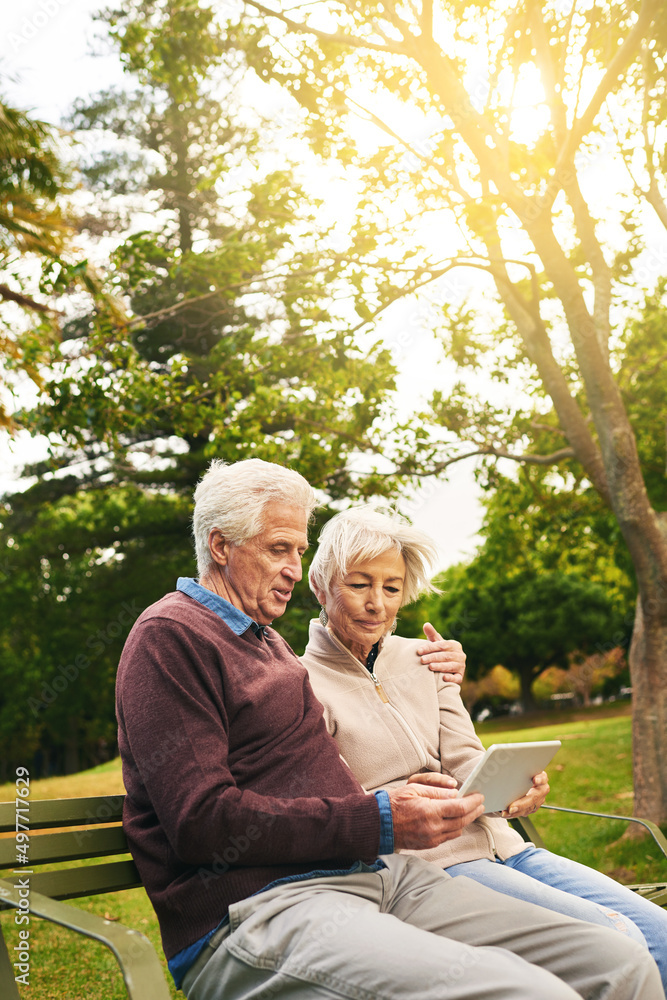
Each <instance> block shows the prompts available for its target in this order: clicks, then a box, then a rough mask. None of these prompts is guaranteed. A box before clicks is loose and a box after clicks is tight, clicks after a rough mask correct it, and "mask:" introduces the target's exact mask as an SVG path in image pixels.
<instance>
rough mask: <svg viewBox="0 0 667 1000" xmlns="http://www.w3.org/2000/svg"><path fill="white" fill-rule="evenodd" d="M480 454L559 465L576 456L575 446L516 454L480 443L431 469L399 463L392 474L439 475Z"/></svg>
mask: <svg viewBox="0 0 667 1000" xmlns="http://www.w3.org/2000/svg"><path fill="white" fill-rule="evenodd" d="M479 455H491V456H492V457H494V458H507V459H509V460H510V461H511V462H520V463H521V464H522V465H557V464H558V462H562V461H563V460H564V459H566V458H576V457H577V456H576V455H575V452H574V448H560V449H559V450H558V451H554V452H552V453H551V454H550V455H515V454H513V453H512V452H511V451H506V450H505V449H504V448H496V447H495V445H491V444H489V445H480V446H479V447H478V448H475V449H474V451H465V452H463V453H462V454H461V455H453V456H452V457H451V458H446V459H444V460H443V461H442V462H436V463H435V465H433V466H432V467H431V468H430V469H425V470H423V471H421V472H415V471H414V470H413V469H411V468H409V467H408V466H407V465H405V464H404V465H399V466H398V468H396V469H394V471H393V472H392V473H390V475H392V476H397V475H411V476H419V477H420V478H421V477H422V476H438V475H440V473H441V472H444V471H445V469H447V468H449V466H450V465H455V464H456V463H457V462H463V461H464V460H465V459H466V458H475V457H476V456H479Z"/></svg>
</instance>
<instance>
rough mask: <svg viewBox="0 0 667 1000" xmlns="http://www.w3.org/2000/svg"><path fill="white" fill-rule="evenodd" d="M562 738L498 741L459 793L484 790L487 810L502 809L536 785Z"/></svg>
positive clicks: (495, 810)
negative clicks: (536, 779) (533, 741)
mask: <svg viewBox="0 0 667 1000" xmlns="http://www.w3.org/2000/svg"><path fill="white" fill-rule="evenodd" d="M560 745H561V744H560V740H546V741H544V742H540V743H494V744H493V746H490V747H489V749H488V750H487V751H486V753H485V754H484V756H483V757H482V758H481V759H480V760H479V762H478V763H477V764H476V765H475V767H474V769H473V770H472V771H471V773H470V774H469V775H468V777H467V778H466V780H465V781H464V782H463V784H462V785H461V787H460V789H459V791H458V793H457V794H458V795H469V794H470V793H471V792H482V794H483V795H484V812H500V811H501V810H502V809H506V808H507V806H508V805H510V803H511V802H514V800H515V799H520V798H521V796H522V795H525V794H526V792H527V791H528V789H529V788H530V787H531V786H532V783H533V775H535V774H539V772H540V771H543V770H544V768H545V767H546V766H547V764H548V763H549V761H550V760H551V758H552V757H553V756H554V754H555V753H556V751H557V750H558V748H559V747H560Z"/></svg>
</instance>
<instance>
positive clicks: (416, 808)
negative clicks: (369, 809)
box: [389, 771, 484, 851]
mask: <svg viewBox="0 0 667 1000" xmlns="http://www.w3.org/2000/svg"><path fill="white" fill-rule="evenodd" d="M389 801H390V802H391V816H392V820H393V824H394V847H395V848H396V849H398V848H399V847H404V848H408V849H410V850H415V851H416V850H422V849H423V848H425V847H437V846H438V844H442V843H444V841H445V840H453V839H454V838H455V837H460V836H461V833H462V831H463V829H464V828H465V827H466V826H468V824H469V823H472V822H473V821H474V820H476V819H477V818H478V817H479V816H481V815H482V813H483V812H484V796H483V795H480V794H479V793H478V792H476V793H475V794H474V795H466V796H464V797H463V798H460V799H457V798H456V781H455V780H454V778H450V777H449V775H446V774H437V773H436V772H435V771H428V772H426V773H424V774H413V775H411V777H409V778H408V783H407V785H403V787H402V788H395V789H392V791H390V792H389Z"/></svg>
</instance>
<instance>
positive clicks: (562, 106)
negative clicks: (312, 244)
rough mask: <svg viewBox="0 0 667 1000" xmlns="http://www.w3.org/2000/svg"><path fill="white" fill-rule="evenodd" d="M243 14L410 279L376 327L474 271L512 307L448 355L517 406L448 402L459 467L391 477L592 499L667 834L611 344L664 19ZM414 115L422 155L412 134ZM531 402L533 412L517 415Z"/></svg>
mask: <svg viewBox="0 0 667 1000" xmlns="http://www.w3.org/2000/svg"><path fill="white" fill-rule="evenodd" d="M245 7H246V17H245V18H244V19H243V21H242V24H241V26H240V29H239V32H238V39H239V44H242V45H244V46H245V49H246V51H247V52H248V53H249V58H250V59H251V60H252V61H253V65H254V66H255V67H256V69H257V72H258V73H259V75H260V76H261V77H262V78H263V79H269V78H274V79H276V80H278V81H280V82H281V83H282V84H283V85H284V86H286V87H287V88H288V89H289V90H290V92H291V93H292V95H293V96H294V98H295V100H296V101H298V102H300V103H301V105H302V106H303V107H304V108H305V109H306V111H307V116H308V123H309V125H310V132H311V136H312V139H313V142H314V143H315V144H316V145H317V148H319V149H321V150H323V151H340V155H341V156H342V157H345V158H346V161H347V162H350V161H353V162H354V164H355V168H356V169H357V170H358V171H359V173H360V174H362V175H363V176H364V177H365V179H366V191H367V193H368V201H373V202H374V204H375V213H374V216H373V219H372V220H369V218H368V216H366V217H365V219H364V214H363V213H364V211H365V210H366V209H365V208H364V206H363V205H362V216H361V222H360V226H361V228H360V229H359V232H360V233H362V232H365V233H366V234H371V236H372V237H373V238H374V239H375V241H376V243H377V244H378V245H379V246H382V247H384V248H386V247H387V246H390V247H391V248H392V251H393V254H394V256H393V260H394V261H395V262H396V266H395V267H394V268H393V269H391V268H389V269H388V270H389V272H390V273H388V274H387V273H385V274H384V275H383V277H382V279H381V280H378V281H377V282H376V284H375V287H374V289H371V288H370V287H369V286H368V284H367V286H366V288H365V289H364V294H365V296H366V300H367V309H368V318H369V319H372V318H373V317H374V316H376V315H378V314H379V313H380V312H381V311H382V310H384V309H385V308H387V306H388V305H389V304H390V303H391V302H392V301H395V299H396V298H397V297H399V296H401V295H404V294H406V293H412V292H414V291H415V290H417V289H418V288H420V287H422V286H424V285H425V284H433V283H434V282H437V281H438V280H442V278H443V276H444V275H446V274H447V273H448V272H450V271H451V270H452V269H453V268H454V267H457V266H461V265H465V266H468V267H473V268H476V269H477V270H479V271H480V272H482V273H483V274H485V275H486V276H487V278H488V280H489V282H490V283H491V284H492V285H493V286H494V288H495V293H496V295H497V300H498V302H499V303H500V304H502V308H503V311H504V318H503V317H501V318H500V321H499V322H496V323H494V324H493V326H494V327H495V331H494V335H489V334H488V318H487V331H486V332H485V331H484V330H480V324H479V323H478V324H477V326H476V327H474V326H473V324H472V322H470V321H468V322H467V323H466V317H465V316H462V315H461V314H459V315H458V316H457V315H453V314H451V310H450V322H449V330H450V334H451V337H450V341H449V347H450V350H451V354H452V356H453V357H455V358H456V359H457V360H458V361H459V363H461V364H472V365H476V364H479V362H480V356H481V355H482V354H483V353H486V354H487V356H488V357H489V358H490V364H492V365H493V366H495V370H496V372H497V379H498V381H499V382H500V381H503V380H505V381H507V379H508V377H509V378H510V383H511V384H510V402H509V403H508V404H507V405H498V406H495V407H494V406H493V405H489V400H488V398H483V399H481V400H473V401H472V402H471V401H470V399H469V393H468V392H467V391H466V390H465V389H464V388H463V386H462V385H459V386H457V387H455V390H454V392H453V393H443V394H441V395H440V396H439V397H438V398H436V400H435V401H434V411H435V415H436V416H437V418H438V419H439V421H440V423H441V425H442V426H443V427H444V429H445V431H446V432H447V433H445V434H444V441H445V444H444V446H443V445H439V444H438V442H437V441H436V442H435V443H434V445H433V447H432V450H431V453H430V454H431V460H430V461H424V459H425V457H427V454H426V452H427V449H426V448H425V447H424V440H425V437H426V435H425V433H424V432H421V436H420V438H419V439H418V443H419V445H420V446H419V447H415V446H414V442H413V443H412V444H411V445H410V447H409V448H406V449H404V452H403V455H402V456H401V457H400V460H399V463H398V465H397V471H399V472H403V473H405V472H409V471H411V470H412V471H416V472H419V473H440V472H444V471H445V470H446V468H447V467H448V465H449V464H451V463H452V462H454V461H459V460H461V459H462V458H463V457H466V456H472V455H475V456H485V457H486V458H488V459H492V460H494V459H497V458H500V457H506V458H508V460H510V461H516V462H519V463H521V464H524V465H528V464H532V465H538V466H544V467H547V466H548V467H557V468H558V469H559V471H560V473H561V475H562V476H563V477H564V478H566V479H568V478H570V479H571V478H574V479H577V480H579V481H581V480H582V478H583V479H585V480H586V482H587V483H588V484H590V485H591V486H592V487H593V488H594V489H595V490H596V491H597V493H598V494H599V496H600V497H601V498H602V500H603V502H604V503H605V504H606V505H607V506H608V507H609V508H610V510H611V511H612V512H613V516H614V518H615V520H616V522H617V524H618V526H619V529H620V532H621V534H622V536H623V539H624V541H625V544H626V546H627V548H628V551H629V554H630V558H631V561H632V565H633V568H634V573H635V576H636V581H637V588H638V599H637V615H636V622H635V628H634V633H633V643H632V648H631V652H630V665H631V672H632V682H633V710H634V723H633V739H634V781H635V796H636V798H635V810H636V812H637V813H638V814H640V815H645V816H648V817H650V818H652V819H653V820H655V821H660V822H664V821H665V820H667V778H666V777H665V770H664V767H663V766H662V762H663V761H664V758H665V754H666V753H667V531H666V529H665V520H664V518H663V517H661V512H662V510H663V509H664V508H663V507H661V506H656V505H655V502H652V500H651V498H650V497H649V494H648V491H647V482H646V481H645V478H644V471H643V469H642V461H641V457H640V453H639V451H638V446H637V439H636V435H635V431H634V427H633V422H632V420H631V414H630V412H629V408H628V405H627V404H626V402H625V400H624V398H623V392H622V385H621V378H620V376H619V366H618V358H617V353H616V352H617V336H616V335H617V330H616V328H615V325H616V323H617V317H619V316H620V317H621V318H620V320H618V322H619V323H620V329H622V326H623V323H624V322H625V317H626V316H627V314H628V310H629V309H631V308H632V306H633V305H634V297H633V292H632V288H631V286H632V280H633V269H634V268H637V267H638V262H639V261H640V260H641V257H640V256H639V254H640V251H641V249H642V247H643V246H645V245H646V242H647V239H648V235H647V230H646V226H645V225H644V223H645V221H646V218H647V213H650V214H651V217H652V220H653V221H656V222H659V224H660V225H662V226H664V225H666V224H667V211H665V202H664V190H665V189H664V180H663V168H664V154H663V152H662V148H663V147H662V143H663V139H664V132H663V130H662V127H661V123H662V121H663V120H664V110H665V100H666V84H665V72H664V70H665V40H666V39H665V30H666V29H665V25H666V23H667V21H666V19H665V17H664V10H665V8H664V4H663V3H661V2H660V0H643V2H631V3H629V4H627V5H625V6H624V7H623V8H622V9H621V8H619V7H618V5H616V4H613V3H611V2H607V0H596V2H594V3H592V4H587V5H580V4H577V3H576V2H575V3H573V4H572V5H568V6H565V7H564V6H563V5H562V4H559V3H551V2H550V3H537V2H535V0H525V2H523V3H520V4H519V5H518V6H517V5H516V4H509V3H507V2H501V0H497V2H494V3H491V4H483V5H482V4H477V3H472V4H471V3H467V2H466V3H463V2H458V0H448V2H442V3H440V4H437V5H435V4H433V3H432V2H431V0H417V2H415V3H401V4H397V5H394V4H385V5H377V4H371V3H367V2H355V3H354V4H351V3H347V2H342V3H340V2H334V0H330V2H329V0H322V2H320V3H315V4H313V5H310V6H309V7H308V8H307V12H306V13H305V14H303V15H300V14H299V15H297V14H295V13H294V12H293V11H292V12H287V5H278V4H276V5H273V6H271V5H270V4H265V3H257V2H255V0H247V2H246V4H245ZM278 36H280V46H278V45H277V44H275V42H276V38H277V37H278ZM522 100H523V101H524V102H525V104H526V107H524V108H521V106H520V105H521V101H522ZM360 105H363V106H362V108H361V111H360V112H359V113H360V114H363V115H365V117H366V120H367V122H369V123H373V124H374V125H375V126H376V127H377V128H379V129H381V130H383V132H384V134H385V136H386V137H388V139H386V140H385V141H386V143H388V145H385V146H383V147H382V148H380V149H379V150H378V151H377V153H372V154H371V155H366V156H362V155H356V156H355V152H354V148H353V144H352V143H351V142H350V138H349V133H348V132H347V131H346V125H347V118H348V117H349V114H350V112H354V113H355V114H356V113H357V112H358V109H359V106H360ZM405 109H407V110H408V111H409V112H410V113H411V115H412V121H413V123H415V126H416V127H414V132H413V135H406V134H405V129H402V126H401V125H400V124H399V120H400V119H399V114H398V112H399V111H401V110H403V111H404V110H405ZM406 117H407V116H406V115H405V113H403V115H402V121H405V120H406ZM417 123H418V124H417ZM419 130H421V136H419V135H418V137H417V139H414V137H413V136H414V133H416V132H418V131H419ZM600 150H602V153H603V154H604V155H599V151H600ZM596 157H597V160H596ZM593 166H595V167H596V169H595V170H594V169H593ZM587 170H590V171H591V172H592V173H593V174H594V177H595V179H596V180H597V190H596V186H595V183H593V184H592V185H591V184H589V183H588V181H589V177H588V176H587ZM627 171H629V172H630V174H631V180H630V181H629V182H628V183H625V182H624V181H623V180H622V178H621V173H622V172H627ZM624 176H625V173H624ZM603 180H604V181H605V182H606V181H608V180H612V181H613V182H614V191H615V192H616V194H614V196H613V203H612V204H610V203H609V197H607V198H606V199H605V200H604V201H602V200H600V199H599V197H598V193H599V189H601V188H602V186H603V183H602V182H603ZM371 196H372V197H371ZM367 204H368V202H367ZM381 208H382V209H384V215H385V219H386V229H385V231H384V232H382V233H380V232H378V227H379V225H380V220H381V219H382V211H381ZM445 209H447V210H449V211H450V212H451V213H453V217H454V218H455V220H456V224H457V225H458V227H459V231H460V234H461V240H460V247H456V246H448V247H447V248H436V249H435V250H431V251H429V250H428V249H425V250H424V251H423V252H422V253H421V254H420V253H419V252H418V251H417V250H416V249H415V242H414V236H415V224H414V220H415V218H416V217H423V216H424V215H426V214H429V213H442V212H443V210H445ZM602 215H604V218H602ZM432 217H433V218H434V219H435V218H440V219H442V215H440V216H437V215H435V214H433V216H432ZM364 221H365V222H366V229H365V230H363V225H362V224H363V222H364ZM642 226H643V228H642ZM407 236H410V237H411V239H410V241H409V242H408V241H407V239H406V237H407ZM385 257H387V258H391V253H390V252H389V253H385ZM655 259H656V258H654V264H653V275H654V276H655V270H656V265H655ZM657 262H658V268H659V267H660V259H659V257H658V258H657ZM473 312H476V310H473ZM661 351H662V353H664V337H663V339H662V347H661ZM659 356H660V355H659V353H658V354H657V355H656V356H654V357H652V358H651V359H650V360H649V367H650V366H651V365H655V364H656V362H657V360H658V357H659ZM644 370H646V368H644ZM508 373H511V374H509V375H508ZM520 391H523V392H524V393H525V394H528V395H532V396H533V399H534V403H533V404H532V405H526V406H523V407H521V406H518V405H517V404H516V397H517V395H520ZM524 398H525V396H524ZM649 718H650V719H651V720H652V722H651V725H650V726H649V725H647V724H646V720H647V719H649Z"/></svg>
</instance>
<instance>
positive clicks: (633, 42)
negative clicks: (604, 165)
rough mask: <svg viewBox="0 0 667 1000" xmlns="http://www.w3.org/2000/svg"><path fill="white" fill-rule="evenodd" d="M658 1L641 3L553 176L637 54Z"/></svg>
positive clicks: (569, 137)
mask: <svg viewBox="0 0 667 1000" xmlns="http://www.w3.org/2000/svg"><path fill="white" fill-rule="evenodd" d="M659 8H660V2H659V0H643V3H642V5H641V9H640V11H639V16H638V18H637V22H636V24H635V26H634V28H632V30H631V31H630V33H629V34H628V36H627V38H626V39H625V41H624V42H623V44H622V45H621V47H620V48H619V50H618V51H617V52H616V55H615V56H614V57H613V59H612V60H611V62H610V63H609V67H608V69H607V71H606V73H605V74H604V76H603V77H602V80H601V81H600V83H599V84H598V86H597V89H596V91H595V93H594V94H593V96H592V98H591V99H590V101H589V102H588V107H587V108H586V110H585V111H584V113H583V114H582V115H581V117H580V118H578V119H577V120H576V121H575V122H574V123H573V125H572V128H571V129H570V134H569V136H568V138H567V139H566V141H565V144H564V145H563V148H562V150H561V152H560V154H559V156H558V162H557V164H556V172H558V170H559V169H561V168H562V167H563V166H565V165H566V164H568V163H569V162H570V160H571V158H572V156H573V155H574V153H575V152H576V150H577V149H578V147H579V144H580V142H581V140H582V139H583V138H584V136H585V135H586V134H587V133H588V132H589V131H590V129H591V128H592V126H593V122H594V121H595V119H596V117H597V114H598V111H599V110H600V108H601V107H602V105H603V104H604V102H605V101H606V99H607V97H608V96H609V94H610V93H611V92H612V90H613V89H614V88H615V86H616V84H617V83H618V79H619V77H620V76H621V74H622V73H623V72H624V71H625V70H626V69H627V67H628V66H629V65H630V63H631V62H632V60H633V58H634V56H635V54H636V52H637V50H638V49H639V48H640V46H641V44H642V42H643V40H644V35H645V32H646V30H647V28H649V27H650V25H651V23H652V22H653V20H654V19H655V18H656V17H657V15H658V13H659Z"/></svg>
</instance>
